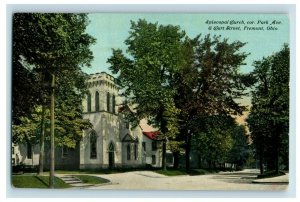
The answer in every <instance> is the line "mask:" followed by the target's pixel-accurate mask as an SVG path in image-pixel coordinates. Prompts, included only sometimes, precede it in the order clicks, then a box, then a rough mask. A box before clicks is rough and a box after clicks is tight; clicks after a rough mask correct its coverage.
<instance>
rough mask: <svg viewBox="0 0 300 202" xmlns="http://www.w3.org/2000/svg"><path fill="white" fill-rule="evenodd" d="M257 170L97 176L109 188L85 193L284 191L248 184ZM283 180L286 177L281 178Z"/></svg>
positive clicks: (269, 185)
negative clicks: (107, 191)
mask: <svg viewBox="0 0 300 202" xmlns="http://www.w3.org/2000/svg"><path fill="white" fill-rule="evenodd" d="M257 173H258V170H250V169H246V170H243V171H239V172H220V173H216V174H207V175H198V176H187V175H181V176H171V177H169V176H164V175H161V174H158V173H155V172H152V171H133V172H127V173H118V174H107V175H97V176H99V177H102V178H106V179H108V180H110V181H111V183H109V184H103V185H98V186H92V187H88V188H87V189H108V190H109V189H112V190H115V189H125V190H128V189H131V190H252V191H260V190H261V191H284V190H286V189H287V188H288V184H287V183H278V182H277V183H252V181H253V180H255V179H256V176H257ZM284 178H286V179H285V180H287V179H288V176H285V177H284Z"/></svg>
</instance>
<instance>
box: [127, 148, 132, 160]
mask: <svg viewBox="0 0 300 202" xmlns="http://www.w3.org/2000/svg"><path fill="white" fill-rule="evenodd" d="M130 154H131V151H130V144H128V145H127V160H130V157H131V156H130Z"/></svg>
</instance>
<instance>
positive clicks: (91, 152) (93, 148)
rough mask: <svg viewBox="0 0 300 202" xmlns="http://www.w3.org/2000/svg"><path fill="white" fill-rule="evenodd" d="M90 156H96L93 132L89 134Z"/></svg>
mask: <svg viewBox="0 0 300 202" xmlns="http://www.w3.org/2000/svg"><path fill="white" fill-rule="evenodd" d="M90 158H91V159H95V158H97V135H96V133H95V132H92V133H91V134H90Z"/></svg>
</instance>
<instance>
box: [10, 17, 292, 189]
mask: <svg viewBox="0 0 300 202" xmlns="http://www.w3.org/2000/svg"><path fill="white" fill-rule="evenodd" d="M12 19H13V22H12V44H13V46H12V137H11V140H12V141H11V148H12V150H11V173H12V175H11V185H12V187H13V189H21V188H56V189H58V188H59V189H60V188H61V189H69V188H81V189H99V190H103V189H108V190H213V191H215V190H231V191H232V190H234V191H238V190H243V191H247V190H251V191H258V190H259V191H262V190H263V191H285V190H287V189H288V186H289V101H290V99H289V94H290V93H289V92H290V89H289V82H290V39H289V36H290V31H289V30H290V22H289V16H288V14H265V13H260V14H259V13H256V14H245V13H241V14H228V13H214V14H208V13H206V14H203V13H86V14H78V13H74V14H73V13H14V14H13V17H12Z"/></svg>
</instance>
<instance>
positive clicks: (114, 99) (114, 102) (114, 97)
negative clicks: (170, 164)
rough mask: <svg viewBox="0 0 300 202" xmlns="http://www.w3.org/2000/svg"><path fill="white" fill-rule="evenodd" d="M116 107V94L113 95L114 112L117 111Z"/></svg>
mask: <svg viewBox="0 0 300 202" xmlns="http://www.w3.org/2000/svg"><path fill="white" fill-rule="evenodd" d="M115 108H116V96H115V95H113V96H112V113H116V112H115Z"/></svg>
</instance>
